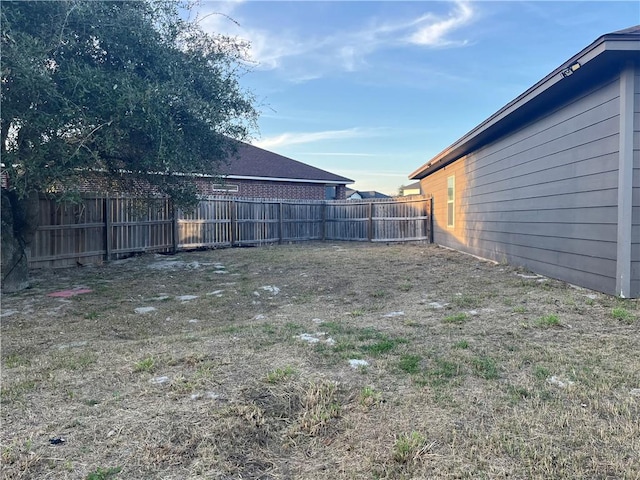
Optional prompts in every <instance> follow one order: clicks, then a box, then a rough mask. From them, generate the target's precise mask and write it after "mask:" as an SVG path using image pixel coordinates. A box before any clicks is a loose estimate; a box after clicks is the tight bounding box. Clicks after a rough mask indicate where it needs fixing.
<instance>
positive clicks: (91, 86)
mask: <svg viewBox="0 0 640 480" xmlns="http://www.w3.org/2000/svg"><path fill="white" fill-rule="evenodd" d="M181 7H182V3H181V2H179V1H178V0H157V1H156V0H154V1H151V0H147V1H120V2H87V1H77V0H65V1H62V0H61V1H56V2H43V1H41V2H22V1H16V2H12V1H7V2H3V4H2V12H1V15H2V17H1V18H2V44H1V47H2V57H1V62H2V98H1V100H2V122H1V126H2V157H3V162H4V164H5V167H6V168H7V169H8V174H9V178H10V184H11V187H12V188H13V189H15V191H16V192H17V193H18V195H19V196H20V197H23V196H25V195H26V194H28V192H30V191H33V190H37V191H52V190H54V191H58V192H64V193H66V194H67V195H73V193H74V190H75V188H76V187H77V186H78V185H79V183H78V177H79V176H84V177H86V176H87V175H88V174H89V172H91V171H93V172H106V173H107V174H108V178H109V181H110V182H111V183H112V185H113V184H115V187H120V188H126V190H127V191H129V192H134V193H149V192H162V193H167V194H170V195H172V196H173V197H174V198H175V199H176V200H178V202H182V203H184V204H187V203H189V201H193V200H194V199H195V197H194V195H193V194H194V193H195V192H194V190H193V186H192V182H184V181H183V178H184V177H181V176H176V175H172V174H175V173H180V174H184V173H209V174H215V173H216V163H217V162H216V160H223V159H225V158H227V157H228V156H229V155H230V154H232V153H233V151H234V147H235V145H236V144H235V143H234V142H233V141H231V140H230V139H238V140H242V139H246V138H247V137H248V136H249V134H250V131H251V129H252V128H253V125H254V123H255V116H256V112H255V110H254V107H253V104H252V102H253V100H252V97H251V95H249V94H248V93H246V92H245V91H243V90H242V89H241V87H240V85H239V83H238V76H239V74H240V73H241V70H242V65H243V63H242V62H243V60H244V58H245V56H246V45H244V44H242V43H239V42H238V41H237V40H235V39H231V38H226V37H221V36H214V35H209V34H206V33H205V32H204V31H202V30H201V29H200V27H199V26H198V23H197V21H186V20H183V18H184V17H185V16H184V15H183V14H182V13H181V10H180V9H181ZM122 172H127V174H124V175H123V174H122Z"/></svg>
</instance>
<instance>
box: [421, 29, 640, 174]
mask: <svg viewBox="0 0 640 480" xmlns="http://www.w3.org/2000/svg"><path fill="white" fill-rule="evenodd" d="M637 38H638V37H637V35H635V36H631V35H614V34H607V35H603V36H601V37H600V38H598V39H597V40H596V41H595V42H593V43H592V44H591V45H589V46H588V47H586V48H585V49H583V50H582V51H580V52H579V53H578V54H576V55H574V56H573V57H571V58H570V59H569V60H567V61H566V62H564V63H563V64H562V65H561V66H559V67H558V68H556V69H555V70H554V71H553V72H551V73H550V74H549V75H547V76H546V77H544V78H543V79H542V80H540V81H539V82H537V83H536V84H535V85H533V86H532V87H531V88H529V89H528V90H526V91H525V92H524V93H522V94H521V95H519V96H518V97H516V98H515V99H514V100H512V101H511V102H509V103H508V104H506V105H505V106H504V107H502V108H501V109H500V110H498V111H497V112H496V113H494V114H493V115H491V116H490V117H489V118H487V119H486V120H485V121H484V122H482V123H481V124H479V125H478V126H477V127H475V128H474V129H473V130H471V131H470V132H468V133H467V134H465V135H464V136H463V137H461V138H460V139H458V140H457V141H456V142H455V143H453V144H452V145H450V146H449V147H447V148H446V149H445V150H443V151H442V152H440V153H439V154H438V155H436V156H435V157H433V158H432V159H431V160H429V161H428V162H427V163H425V164H424V165H422V166H421V167H420V168H418V169H417V170H415V171H414V172H413V173H411V174H410V175H409V179H411V180H420V179H422V178H424V177H426V176H428V175H430V174H431V173H433V172H435V171H436V170H440V169H441V168H443V167H445V166H446V165H448V164H449V163H451V162H453V161H455V160H457V159H459V158H461V157H463V156H464V155H466V154H467V153H469V151H471V150H472V149H473V148H477V146H478V142H479V141H480V139H481V136H482V135H483V134H487V133H488V132H489V130H491V129H494V128H496V127H497V126H498V125H499V124H500V125H505V124H508V123H509V119H510V118H511V117H512V116H513V114H514V113H515V112H517V111H519V110H520V109H522V108H523V107H524V106H525V105H528V104H531V103H532V102H533V101H534V100H535V99H537V98H539V97H540V95H542V94H543V93H545V92H547V91H549V90H550V89H552V88H554V87H556V85H558V84H559V83H560V82H562V81H564V80H569V79H571V77H573V76H579V75H580V74H581V71H582V69H583V68H584V67H585V66H586V65H588V64H589V63H590V62H593V60H595V59H596V58H599V57H601V56H604V55H603V54H608V53H610V52H621V53H625V52H638V51H640V41H638V39H637ZM575 64H579V69H578V70H577V71H576V73H575V75H570V76H568V77H565V75H563V71H566V70H567V69H568V68H570V66H572V65H575Z"/></svg>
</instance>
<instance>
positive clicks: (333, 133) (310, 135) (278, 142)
mask: <svg viewBox="0 0 640 480" xmlns="http://www.w3.org/2000/svg"><path fill="white" fill-rule="evenodd" d="M372 134H373V132H372V131H370V130H365V129H362V128H348V129H344V130H325V131H321V132H287V133H283V134H281V135H276V136H273V137H266V138H263V139H262V140H256V141H254V142H253V144H254V145H255V146H256V147H260V148H266V149H269V148H274V147H282V146H285V145H298V144H302V143H314V142H321V141H324V140H344V139H347V138H362V137H368V136H371V135H372Z"/></svg>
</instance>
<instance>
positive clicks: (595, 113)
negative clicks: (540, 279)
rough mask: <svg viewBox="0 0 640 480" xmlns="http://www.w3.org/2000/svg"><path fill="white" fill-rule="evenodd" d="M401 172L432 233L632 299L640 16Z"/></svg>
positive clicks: (637, 222)
mask: <svg viewBox="0 0 640 480" xmlns="http://www.w3.org/2000/svg"><path fill="white" fill-rule="evenodd" d="M409 178H411V179H414V180H420V182H421V185H422V191H423V192H424V193H425V194H431V195H432V196H433V198H434V204H433V208H434V241H435V242H436V243H438V244H441V245H444V246H448V247H452V248H455V249H458V250H462V251H465V252H469V253H472V254H474V255H478V256H481V257H485V258H489V259H492V260H496V261H506V262H508V263H510V264H513V265H521V266H524V267H526V268H528V269H530V270H532V271H534V272H538V273H540V274H543V275H547V276H550V277H552V278H557V279H561V280H564V281H567V282H570V283H572V284H576V285H580V286H584V287H588V288H591V289H594V290H598V291H601V292H605V293H609V294H616V295H620V296H622V297H640V26H636V27H632V28H628V29H626V30H621V31H618V32H614V33H610V34H606V35H603V36H601V37H600V38H598V39H597V40H596V41H594V42H593V43H592V44H591V45H589V46H588V47H586V48H585V49H584V50H582V51H581V52H579V53H578V54H576V55H574V56H573V57H572V58H570V59H569V60H568V61H566V62H565V63H564V64H562V65H561V66H560V67H558V68H557V69H556V70H554V71H553V72H551V73H550V74H549V75H547V76H546V77H545V78H543V79H542V80H540V81H539V82H538V83H536V84H535V85H534V86H532V87H531V88H529V89H528V90H527V91H526V92H524V93H523V94H522V95H520V96H519V97H517V98H516V99H514V100H513V101H511V102H510V103H508V104H507V105H506V106H504V107H503V108H502V109H500V110H499V111H498V112H496V113H495V114H494V115H492V116H491V117H489V118H488V119H487V120H485V121H484V122H482V123H481V124H480V125H478V126H477V127H475V128H474V129H473V130H471V131H470V132H469V133H467V134H466V135H464V136H463V137H462V138H460V139H459V140H457V141H456V142H455V143H454V144H453V145H451V146H449V147H448V148H446V149H445V150H444V151H442V152H441V153H440V154H438V155H437V156H435V157H434V158H432V159H431V160H430V161H429V162H427V163H426V164H424V165H423V166H421V167H420V168H419V169H417V170H416V171H415V172H413V173H412V174H411V175H410V176H409Z"/></svg>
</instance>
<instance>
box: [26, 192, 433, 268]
mask: <svg viewBox="0 0 640 480" xmlns="http://www.w3.org/2000/svg"><path fill="white" fill-rule="evenodd" d="M431 212H432V205H431V199H430V198H426V197H399V198H392V199H375V200H331V201H304V200H272V199H243V198H230V197H208V198H205V199H202V200H201V201H200V203H199V205H198V206H197V208H196V209H195V210H194V211H192V212H183V211H181V210H180V209H176V208H173V206H172V204H171V201H170V200H169V199H167V198H154V199H140V198H132V197H113V198H105V197H91V198H85V199H83V202H82V203H79V204H64V203H56V202H55V201H53V200H49V199H44V198H43V199H41V200H40V226H39V227H38V230H37V232H36V235H35V238H34V241H33V242H32V244H31V246H30V249H29V252H28V255H29V266H30V267H32V268H39V267H64V266H72V265H77V264H89V263H100V262H103V261H109V260H112V259H116V258H122V257H124V256H127V255H130V254H132V253H137V252H165V253H168V252H175V251H178V250H189V249H195V248H215V247H224V246H242V245H259V244H269V243H282V242H299V241H306V240H346V241H370V242H376V241H377V242H398V241H400V242H404V241H428V242H431V241H432V232H433V229H432V215H431Z"/></svg>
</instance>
